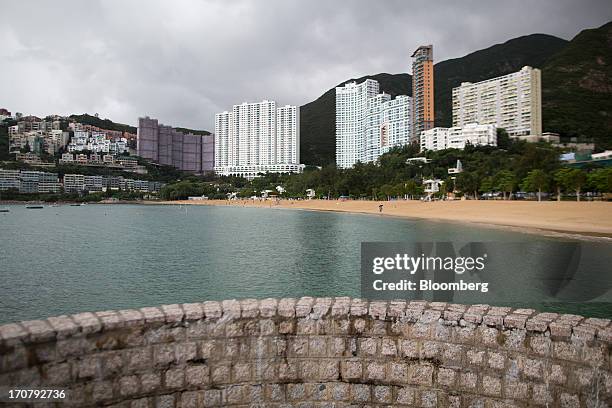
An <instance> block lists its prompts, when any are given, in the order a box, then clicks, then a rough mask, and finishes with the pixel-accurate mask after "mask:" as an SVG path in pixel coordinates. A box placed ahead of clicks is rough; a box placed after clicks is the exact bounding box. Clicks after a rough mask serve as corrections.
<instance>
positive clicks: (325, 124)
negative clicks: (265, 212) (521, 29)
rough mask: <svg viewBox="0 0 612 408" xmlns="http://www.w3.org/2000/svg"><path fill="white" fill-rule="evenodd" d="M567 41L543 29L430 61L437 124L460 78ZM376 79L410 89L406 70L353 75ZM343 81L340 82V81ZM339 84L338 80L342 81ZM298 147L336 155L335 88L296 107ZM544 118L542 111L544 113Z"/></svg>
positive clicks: (515, 66) (472, 78)
mask: <svg viewBox="0 0 612 408" xmlns="http://www.w3.org/2000/svg"><path fill="white" fill-rule="evenodd" d="M568 44H569V43H568V41H566V40H563V39H561V38H557V37H554V36H551V35H545V34H532V35H528V36H523V37H519V38H515V39H512V40H509V41H507V42H505V43H503V44H497V45H494V46H492V47H489V48H486V49H483V50H480V51H476V52H473V53H471V54H468V55H466V56H464V57H461V58H455V59H451V60H446V61H442V62H439V63H437V64H436V65H435V107H436V125H437V126H451V125H452V123H451V121H452V88H453V87H456V86H459V85H460V84H461V82H477V81H482V80H485V79H488V78H493V77H496V76H500V75H505V74H508V73H511V72H514V71H517V70H519V69H520V68H521V67H523V66H525V65H530V66H533V67H537V68H542V67H543V66H544V65H545V63H546V61H548V60H549V59H551V58H552V56H553V55H555V54H557V53H559V52H560V51H561V50H563V49H564V48H565V47H566V46H568ZM366 78H372V79H376V80H378V81H379V82H380V84H381V90H383V91H385V92H387V93H390V94H392V95H396V94H408V95H411V94H412V89H411V76H410V75H409V74H395V75H392V74H378V75H368V76H364V77H362V78H358V79H354V80H356V81H362V80H364V79H366ZM346 82H348V81H344V82H342V84H344V83H346ZM342 84H339V85H342ZM300 114H301V119H300V137H301V144H300V153H301V161H302V162H303V163H306V164H317V165H322V164H327V163H332V162H334V160H335V90H334V89H330V90H328V91H327V92H325V93H324V94H323V95H322V96H321V97H319V98H318V99H317V100H315V101H313V102H310V103H308V104H306V105H304V106H302V107H301V111H300ZM544 117H545V118H546V112H545V113H544Z"/></svg>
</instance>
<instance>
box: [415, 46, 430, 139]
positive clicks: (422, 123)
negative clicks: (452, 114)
mask: <svg viewBox="0 0 612 408" xmlns="http://www.w3.org/2000/svg"><path fill="white" fill-rule="evenodd" d="M412 101H413V107H412V129H413V131H412V136H413V139H414V141H416V142H417V143H418V142H419V136H420V135H421V132H422V131H424V130H428V129H431V128H433V127H434V65H433V45H421V46H420V47H419V48H417V49H416V51H415V52H414V53H413V54H412Z"/></svg>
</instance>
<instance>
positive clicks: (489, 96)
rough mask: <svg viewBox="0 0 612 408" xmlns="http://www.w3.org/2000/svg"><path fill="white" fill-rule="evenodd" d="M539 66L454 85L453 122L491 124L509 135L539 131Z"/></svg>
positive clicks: (536, 135) (532, 133) (540, 115)
mask: <svg viewBox="0 0 612 408" xmlns="http://www.w3.org/2000/svg"><path fill="white" fill-rule="evenodd" d="M541 88H542V85H541V75H540V70H539V69H536V68H532V67H529V66H525V67H523V68H522V69H521V70H520V71H518V72H514V73H512V74H508V75H504V76H501V77H497V78H492V79H487V80H486V81H481V82H477V83H474V84H472V83H470V82H464V83H462V84H461V86H459V87H456V88H453V126H464V125H465V124H468V123H479V124H483V125H486V124H494V125H496V126H497V127H498V128H503V129H505V130H506V131H507V132H508V135H510V136H512V137H521V136H535V137H539V136H541V135H542V93H541Z"/></svg>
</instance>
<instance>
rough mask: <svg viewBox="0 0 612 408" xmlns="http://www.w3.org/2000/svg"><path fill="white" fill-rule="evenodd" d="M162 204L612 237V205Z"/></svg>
mask: <svg viewBox="0 0 612 408" xmlns="http://www.w3.org/2000/svg"><path fill="white" fill-rule="evenodd" d="M158 203H159V204H174V205H177V204H183V205H185V204H187V205H224V206H232V207H243V206H248V207H261V208H289V209H291V208H293V209H305V210H317V211H340V212H351V213H364V214H380V213H379V208H378V206H379V205H380V204H382V205H383V212H382V215H387V216H397V217H408V218H423V219H430V220H438V221H452V222H468V223H478V224H484V225H488V226H504V227H513V228H515V229H520V230H526V231H527V232H538V231H539V232H546V231H554V232H559V233H569V234H580V235H590V236H600V237H611V238H612V203H608V202H587V201H583V202H570V201H562V202H556V201H546V202H540V203H539V202H535V201H501V200H500V201H484V200H482V201H474V200H467V201H436V202H421V201H352V200H349V201H338V200H302V201H293V200H280V201H278V203H277V202H275V201H253V200H237V201H227V200H208V201H164V202H158Z"/></svg>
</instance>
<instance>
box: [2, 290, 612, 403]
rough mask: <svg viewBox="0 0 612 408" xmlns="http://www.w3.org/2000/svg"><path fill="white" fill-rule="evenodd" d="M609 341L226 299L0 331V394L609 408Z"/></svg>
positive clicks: (543, 326) (591, 322)
mask: <svg viewBox="0 0 612 408" xmlns="http://www.w3.org/2000/svg"><path fill="white" fill-rule="evenodd" d="M611 344H612V325H611V324H610V320H607V319H596V318H583V317H581V316H575V315H558V314H555V313H537V312H535V311H534V310H530V309H516V310H513V309H510V308H504V307H490V306H486V305H476V306H464V305H454V304H445V303H427V302H404V301H397V302H367V301H363V300H359V299H349V298H308V297H305V298H301V299H281V300H276V299H266V300H261V301H258V300H242V301H236V300H227V301H223V302H204V303H192V304H183V305H169V306H161V307H159V308H157V307H147V308H142V309H139V310H121V311H108V312H98V313H80V314H76V315H72V316H60V317H53V318H49V319H46V320H35V321H27V322H20V323H13V324H7V325H4V326H0V385H3V386H11V387H14V388H19V387H26V386H27V387H38V388H43V387H44V388H54V389H66V390H68V391H67V394H68V398H67V399H66V400H65V401H64V402H62V403H61V404H60V405H61V406H78V407H85V406H113V407H124V408H130V407H131V408H137V407H138V408H141V407H142V408H145V407H146V408H153V407H177V408H192V407H219V406H261V407H348V406H355V407H357V406H372V407H374V406H418V407H532V406H542V407H557V406H559V407H604V406H612V373H611V359H610V345H611ZM1 404H2V403H0V405H1ZM48 405H50V406H53V404H48ZM33 406H37V407H39V406H45V405H44V404H35V405H33Z"/></svg>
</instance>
